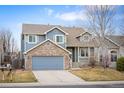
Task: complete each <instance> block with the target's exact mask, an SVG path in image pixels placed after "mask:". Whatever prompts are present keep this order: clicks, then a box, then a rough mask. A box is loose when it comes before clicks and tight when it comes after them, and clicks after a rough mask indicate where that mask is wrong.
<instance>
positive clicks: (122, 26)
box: [120, 10, 124, 35]
mask: <svg viewBox="0 0 124 93" xmlns="http://www.w3.org/2000/svg"><path fill="white" fill-rule="evenodd" d="M122 12H123V15H122V20H121V23H120V34H122V35H124V10H123V11H122Z"/></svg>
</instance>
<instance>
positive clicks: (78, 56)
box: [78, 47, 80, 62]
mask: <svg viewBox="0 0 124 93" xmlns="http://www.w3.org/2000/svg"><path fill="white" fill-rule="evenodd" d="M79 55H80V53H79V47H78V62H79Z"/></svg>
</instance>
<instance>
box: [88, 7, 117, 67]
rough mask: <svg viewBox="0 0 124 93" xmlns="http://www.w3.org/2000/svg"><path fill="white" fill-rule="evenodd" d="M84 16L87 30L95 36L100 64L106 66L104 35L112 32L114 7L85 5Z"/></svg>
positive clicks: (107, 62) (106, 47) (107, 59)
mask: <svg viewBox="0 0 124 93" xmlns="http://www.w3.org/2000/svg"><path fill="white" fill-rule="evenodd" d="M86 16H87V20H88V24H87V25H88V26H87V28H88V30H89V31H90V32H93V34H94V35H95V36H96V37H97V41H98V43H99V47H100V53H101V54H100V55H101V57H102V65H103V66H104V68H106V67H107V66H108V64H109V56H108V45H107V44H106V43H105V42H106V35H111V34H112V33H113V32H114V25H113V18H114V16H115V7H114V6H107V5H98V6H87V7H86Z"/></svg>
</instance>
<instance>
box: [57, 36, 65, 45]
mask: <svg viewBox="0 0 124 93" xmlns="http://www.w3.org/2000/svg"><path fill="white" fill-rule="evenodd" d="M57 36H62V38H63V39H62V40H63V41H62V42H57V40H56V39H57ZM55 42H56V43H58V44H64V42H65V37H64V35H55Z"/></svg>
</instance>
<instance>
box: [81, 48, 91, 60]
mask: <svg viewBox="0 0 124 93" xmlns="http://www.w3.org/2000/svg"><path fill="white" fill-rule="evenodd" d="M82 48H87V53H88V56H86V52H85V54H84V55H85V56H81V48H80V49H79V57H80V58H88V57H89V49H88V47H82Z"/></svg>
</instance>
